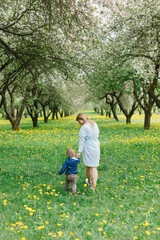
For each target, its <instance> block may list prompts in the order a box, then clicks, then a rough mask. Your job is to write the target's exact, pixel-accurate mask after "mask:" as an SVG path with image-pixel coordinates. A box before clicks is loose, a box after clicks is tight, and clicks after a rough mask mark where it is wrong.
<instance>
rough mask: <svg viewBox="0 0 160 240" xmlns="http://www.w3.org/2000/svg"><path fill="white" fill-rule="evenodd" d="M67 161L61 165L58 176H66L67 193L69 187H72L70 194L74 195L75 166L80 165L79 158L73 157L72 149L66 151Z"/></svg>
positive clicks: (76, 171)
mask: <svg viewBox="0 0 160 240" xmlns="http://www.w3.org/2000/svg"><path fill="white" fill-rule="evenodd" d="M67 156H68V159H67V160H66V161H65V163H64V164H63V166H62V168H61V170H60V172H59V175H62V174H63V173H64V171H66V172H65V174H66V190H67V191H69V185H70V183H71V186H72V194H76V178H77V173H78V170H77V166H78V164H79V163H80V158H76V157H75V152H74V150H73V149H71V148H70V149H67Z"/></svg>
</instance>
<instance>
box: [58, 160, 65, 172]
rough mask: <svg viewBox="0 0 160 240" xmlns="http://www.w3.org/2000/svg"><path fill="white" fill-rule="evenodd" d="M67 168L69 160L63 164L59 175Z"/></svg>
mask: <svg viewBox="0 0 160 240" xmlns="http://www.w3.org/2000/svg"><path fill="white" fill-rule="evenodd" d="M66 168H67V161H65V163H64V164H63V166H62V168H61V170H60V172H59V175H62V174H63V173H64V171H65V170H66Z"/></svg>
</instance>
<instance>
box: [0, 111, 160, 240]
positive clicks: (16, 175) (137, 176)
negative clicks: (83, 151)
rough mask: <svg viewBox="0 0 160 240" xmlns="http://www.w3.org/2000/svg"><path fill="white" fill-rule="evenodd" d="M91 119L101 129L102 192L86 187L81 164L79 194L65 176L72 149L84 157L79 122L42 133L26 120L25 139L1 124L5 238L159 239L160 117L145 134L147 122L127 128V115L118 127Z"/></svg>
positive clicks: (1, 230) (43, 128) (137, 120)
mask: <svg viewBox="0 0 160 240" xmlns="http://www.w3.org/2000/svg"><path fill="white" fill-rule="evenodd" d="M85 113H86V114H87V116H88V117H90V118H91V119H93V120H95V121H96V122H97V123H98V125H99V128H100V137H99V139H100V143H101V161H100V166H99V168H98V171H99V179H98V184H97V188H96V191H95V192H92V191H91V190H90V188H89V187H85V186H84V183H85V166H84V164H83V161H82V162H81V164H80V166H79V168H78V169H79V174H78V180H77V192H78V195H77V196H73V195H71V194H70V193H67V192H65V191H64V190H63V189H64V184H65V176H64V175H62V176H59V175H58V172H59V170H60V168H61V166H62V164H63V162H64V161H65V159H66V149H67V148H69V147H72V148H74V149H75V151H77V147H78V131H79V126H78V124H77V122H76V121H75V117H76V116H72V117H67V118H64V119H61V120H55V121H51V120H50V121H49V123H48V124H47V125H46V124H44V123H43V119H42V120H40V121H39V125H40V127H39V128H38V129H36V130H33V129H32V123H31V120H30V119H23V121H22V124H21V128H22V130H21V131H20V132H18V133H17V132H12V131H11V127H10V124H9V123H8V121H4V120H1V121H0V124H1V125H0V135H1V140H0V142H1V172H0V180H1V183H2V185H1V188H0V191H1V193H0V195H1V226H0V238H1V239H2V240H10V239H15V240H24V239H26V240H27V239H29V240H35V239H47V240H50V239H54V238H55V239H65V240H66V239H74V240H75V239H77V240H78V239H79V240H83V239H87V240H91V239H92V240H95V239H115V240H116V239H117V240H120V239H121V240H122V239H126V240H130V239H139V240H140V239H144V238H145V239H146V240H151V239H153V240H154V239H155V240H156V239H159V237H160V231H159V230H160V221H159V208H160V204H159V203H160V201H159V182H158V178H159V175H160V172H159V155H160V150H159V144H160V141H159V115H153V117H152V121H153V124H152V127H151V129H150V130H149V131H145V130H144V129H143V128H142V122H143V117H144V116H138V115H135V116H134V117H133V120H132V122H133V124H132V125H126V124H125V119H124V117H123V116H121V115H120V116H119V117H120V123H117V122H115V121H114V120H113V119H108V118H106V117H102V116H98V115H96V114H95V113H93V112H85ZM61 234H62V235H61Z"/></svg>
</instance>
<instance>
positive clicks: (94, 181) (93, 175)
mask: <svg viewBox="0 0 160 240" xmlns="http://www.w3.org/2000/svg"><path fill="white" fill-rule="evenodd" d="M91 170H92V181H93V185H94V186H96V183H97V179H98V171H97V168H96V167H92V168H91Z"/></svg>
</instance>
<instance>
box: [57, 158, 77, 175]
mask: <svg viewBox="0 0 160 240" xmlns="http://www.w3.org/2000/svg"><path fill="white" fill-rule="evenodd" d="M80 161H81V160H80V158H75V157H72V158H70V157H69V158H68V159H67V160H66V161H65V163H64V164H63V166H62V168H61V170H60V172H59V175H62V174H63V173H64V171H65V170H66V172H65V174H66V175H69V174H77V173H78V170H77V166H78V164H79V163H80Z"/></svg>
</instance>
